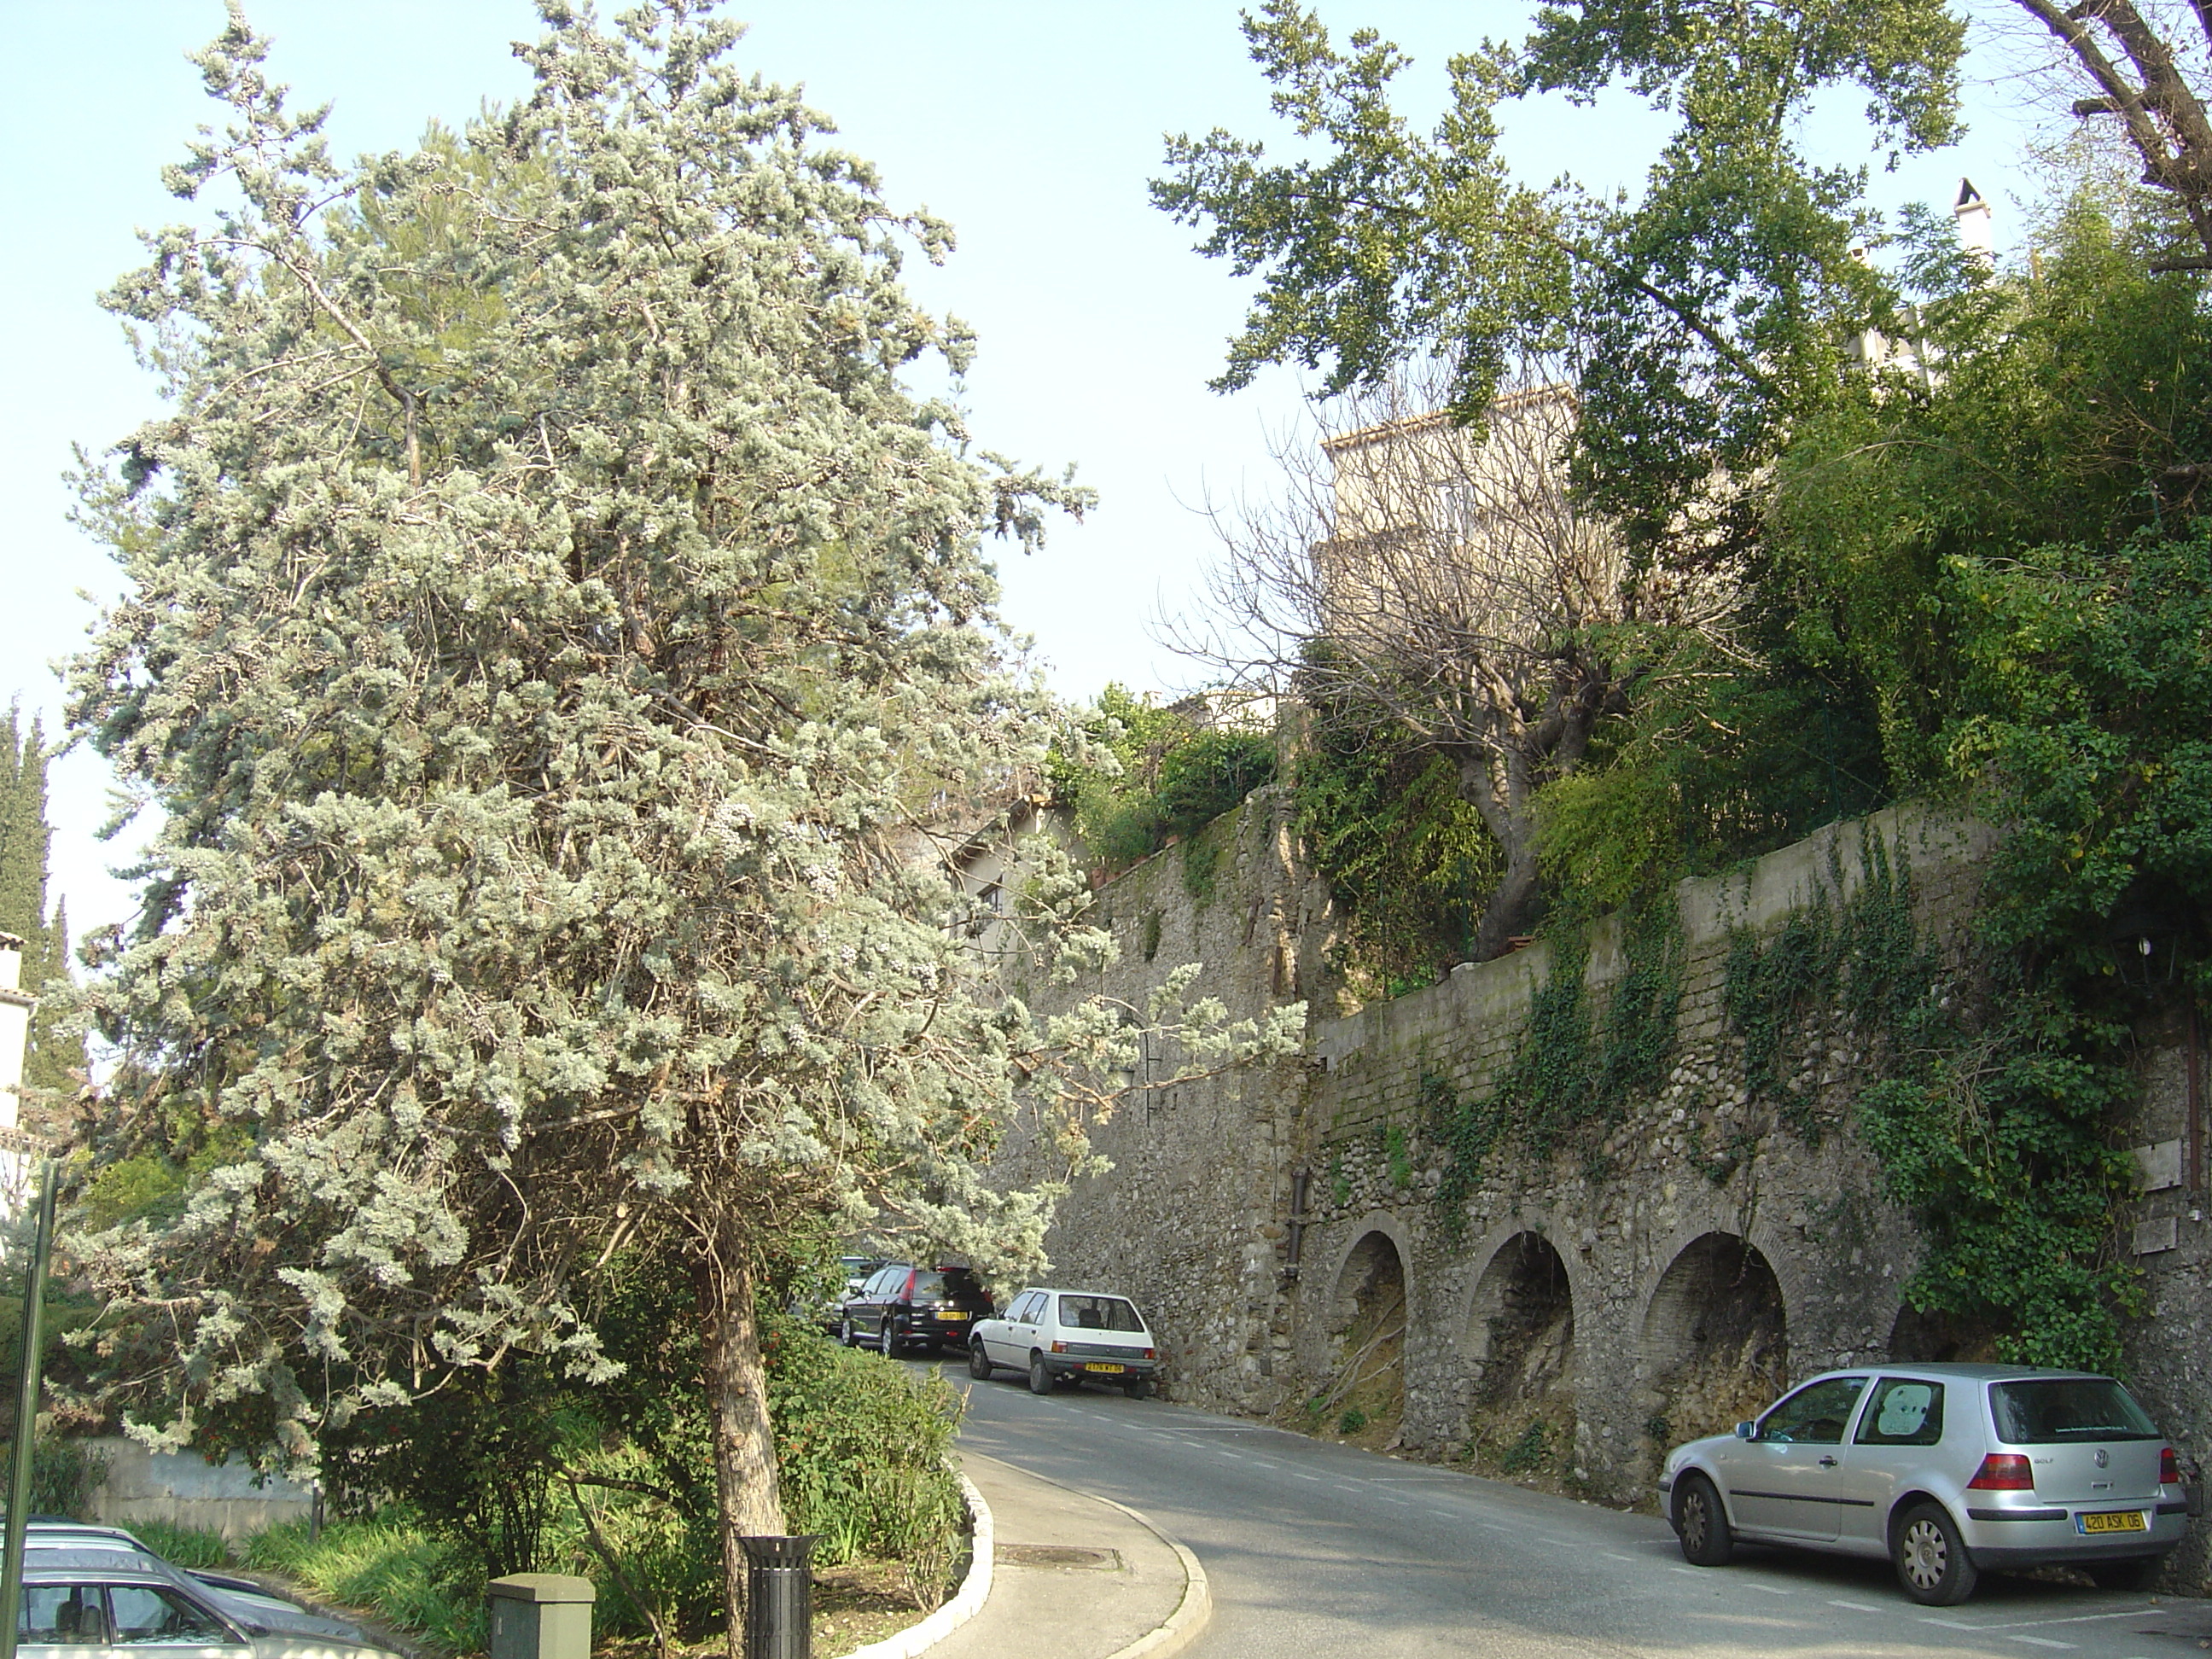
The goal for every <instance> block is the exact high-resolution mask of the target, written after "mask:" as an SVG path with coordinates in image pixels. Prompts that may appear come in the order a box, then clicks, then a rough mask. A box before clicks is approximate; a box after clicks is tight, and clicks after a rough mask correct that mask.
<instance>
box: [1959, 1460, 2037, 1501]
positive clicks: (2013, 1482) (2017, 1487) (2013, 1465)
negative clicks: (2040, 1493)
mask: <svg viewBox="0 0 2212 1659" xmlns="http://www.w3.org/2000/svg"><path fill="white" fill-rule="evenodd" d="M1966 1485H1967V1486H1970V1487H1972V1488H1974V1489H1975V1490H1977V1491H1979V1492H2033V1491H2034V1490H2035V1472H2034V1470H2033V1469H2031V1468H2028V1466H2027V1458H2026V1457H2024V1456H2023V1455H2021V1454H2020V1453H2019V1452H1991V1453H1990V1455H1988V1456H1987V1457H1984V1459H1983V1460H1982V1467H1981V1468H1978V1469H1977V1470H1975V1471H1974V1478H1973V1479H1972V1480H1969V1481H1968V1482H1966Z"/></svg>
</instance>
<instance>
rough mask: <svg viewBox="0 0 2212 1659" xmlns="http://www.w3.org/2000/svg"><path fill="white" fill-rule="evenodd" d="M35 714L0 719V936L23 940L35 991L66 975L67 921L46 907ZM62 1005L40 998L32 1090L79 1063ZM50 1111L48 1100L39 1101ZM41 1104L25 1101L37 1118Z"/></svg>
mask: <svg viewBox="0 0 2212 1659" xmlns="http://www.w3.org/2000/svg"><path fill="white" fill-rule="evenodd" d="M52 752H53V751H52V750H51V749H49V748H48V747H47V746H46V732H45V730H44V729H43V728H42V727H41V726H40V723H39V720H38V718H37V716H35V715H33V717H32V720H31V725H30V729H29V730H28V731H27V732H26V731H25V730H24V729H23V725H22V716H21V710H20V709H19V708H17V707H16V706H15V704H12V703H11V704H9V708H8V713H7V717H6V719H5V720H0V933H14V934H16V935H17V936H19V937H20V938H21V939H22V941H23V987H24V988H25V989H26V990H27V991H30V992H32V993H33V994H40V990H41V987H44V986H45V985H46V983H47V982H48V981H51V980H54V979H58V978H64V977H66V976H67V975H68V973H69V919H68V915H67V912H66V911H65V910H64V908H63V906H62V904H61V903H60V902H59V901H57V902H56V903H55V905H54V908H53V912H52V915H51V916H49V915H48V914H47V910H46V857H47V852H48V849H49V848H50V847H51V846H52V842H53V834H54V832H53V829H52V825H50V824H49V823H47V822H46V762H47V760H48V758H49V757H51V755H52ZM61 1018H62V1009H61V1006H60V1004H59V1002H58V1000H56V999H54V998H52V997H42V998H41V1001H40V1009H39V1012H38V1014H37V1016H36V1017H35V1018H33V1020H32V1023H31V1040H30V1046H29V1048H28V1049H27V1051H26V1053H25V1054H24V1056H23V1080H24V1082H25V1083H26V1084H27V1085H30V1086H31V1087H32V1088H33V1089H40V1090H52V1091H67V1090H70V1089H72V1088H74V1087H75V1086H76V1079H74V1078H72V1077H71V1075H70V1073H71V1071H72V1070H73V1069H74V1068H76V1067H77V1066H82V1064H83V1063H84V1048H83V1045H82V1042H73V1041H71V1040H70V1039H69V1038H67V1037H65V1036H63V1035H62V1033H61V1031H60V1030H59V1025H60V1022H61ZM40 1104H41V1103H40V1100H39V1099H38V1097H35V1096H33V1097H31V1098H30V1099H29V1100H28V1101H27V1114H28V1115H30V1116H31V1117H33V1118H34V1119H35V1118H36V1117H37V1116H38V1115H39V1112H40ZM46 1105H47V1106H48V1107H49V1109H51V1105H52V1103H51V1102H50V1101H49V1102H47V1103H46Z"/></svg>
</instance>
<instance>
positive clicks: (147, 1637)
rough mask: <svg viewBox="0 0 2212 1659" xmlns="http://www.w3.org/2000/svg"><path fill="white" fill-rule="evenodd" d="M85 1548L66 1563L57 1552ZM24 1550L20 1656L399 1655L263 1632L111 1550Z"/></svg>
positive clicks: (366, 1658)
mask: <svg viewBox="0 0 2212 1659" xmlns="http://www.w3.org/2000/svg"><path fill="white" fill-rule="evenodd" d="M65 1554H81V1555H82V1556H83V1557H84V1558H86V1559H79V1560H76V1561H74V1562H68V1563H64V1561H62V1560H59V1559H56V1558H58V1557H61V1556H63V1555H65ZM38 1555H39V1557H40V1558H43V1559H33V1556H31V1555H30V1554H28V1553H27V1554H26V1557H25V1565H24V1569H23V1593H22V1601H21V1609H20V1611H19V1612H18V1613H17V1615H16V1625H15V1629H16V1652H17V1653H18V1655H20V1656H21V1659H149V1654H148V1650H149V1649H155V1650H161V1649H168V1650H175V1651H179V1652H182V1651H185V1650H189V1652H190V1653H191V1659H395V1656H393V1655H392V1654H390V1653H389V1652H387V1651H386V1650H384V1649H381V1648H377V1647H372V1646H369V1645H368V1644H365V1643H356V1642H343V1641H339V1640H337V1639H335V1638H330V1637H322V1636H313V1635H307V1634H302V1633H300V1632H278V1631H265V1630H264V1631H261V1632H258V1633H257V1632H256V1631H255V1629H254V1628H253V1627H252V1626H251V1625H250V1624H248V1623H247V1622H246V1621H245V1620H240V1619H238V1618H236V1617H234V1616H233V1615H232V1614H231V1613H228V1611H226V1610H225V1609H224V1608H223V1607H221V1606H219V1605H218V1604H217V1603H216V1601H215V1599H214V1598H213V1597H212V1596H211V1595H202V1594H197V1593H196V1592H194V1591H193V1590H191V1589H188V1588H187V1587H185V1585H183V1584H179V1583H175V1582H174V1581H173V1580H172V1579H171V1578H169V1577H167V1576H166V1575H164V1574H161V1573H159V1572H154V1571H145V1570H143V1569H133V1568H131V1567H128V1566H125V1565H121V1564H120V1563H119V1562H118V1561H117V1560H116V1559H114V1557H113V1555H112V1553H109V1554H108V1555H106V1557H105V1558H103V1557H102V1556H101V1554H100V1553H99V1552H81V1553H79V1552H64V1551H41V1552H39V1553H38Z"/></svg>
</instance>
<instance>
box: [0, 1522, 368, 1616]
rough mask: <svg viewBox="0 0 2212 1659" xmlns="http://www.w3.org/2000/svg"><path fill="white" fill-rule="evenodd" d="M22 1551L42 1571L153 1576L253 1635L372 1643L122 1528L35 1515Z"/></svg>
mask: <svg viewBox="0 0 2212 1659" xmlns="http://www.w3.org/2000/svg"><path fill="white" fill-rule="evenodd" d="M23 1550H24V1558H23V1559H24V1560H25V1562H26V1563H27V1565H32V1566H38V1567H40V1568H42V1569H44V1568H48V1567H51V1568H53V1569H55V1570H57V1571H60V1570H67V1569H71V1568H82V1567H86V1566H93V1567H99V1566H121V1567H125V1568H128V1569H130V1570H131V1571H139V1572H150V1573H154V1574H155V1575H156V1576H158V1577H162V1578H165V1579H167V1581H168V1582H169V1583H173V1584H176V1585H178V1586H179V1587H181V1588H182V1589H185V1590H187V1591H190V1592H191V1593H192V1594H194V1595H204V1596H205V1597H206V1598H207V1599H208V1600H209V1601H212V1602H214V1603H215V1605H216V1608H217V1609H218V1610H219V1611H221V1612H222V1613H225V1614H227V1615H228V1617H229V1618H231V1619H232V1620H234V1621H236V1622H237V1623H238V1624H240V1626H243V1627H245V1629H246V1632H247V1633H248V1634H250V1635H254V1636H266V1635H274V1634H287V1635H293V1636H307V1637H315V1638H321V1639H324V1640H326V1641H332V1642H337V1643H339V1644H345V1645H352V1646H359V1645H362V1644H364V1643H366V1642H367V1640H368V1638H366V1637H365V1636H363V1635H362V1631H361V1628H360V1626H357V1625H353V1624H349V1623H348V1622H347V1621H345V1620H343V1619H333V1618H331V1617H330V1616H329V1615H328V1614H326V1613H313V1612H311V1611H309V1610H308V1609H307V1608H306V1607H301V1605H300V1604H299V1603H298V1602H296V1601H292V1600H290V1599H289V1597H286V1596H282V1595H276V1593H275V1592H274V1591H272V1590H270V1589H268V1588H267V1587H266V1586H264V1585H262V1584H258V1583H255V1582H254V1581H253V1580H252V1579H251V1578H244V1577H240V1576H238V1575H237V1574H235V1573H227V1572H221V1571H216V1570H214V1569H211V1568H185V1567H180V1566H179V1565H176V1564H175V1563H174V1562H173V1561H171V1560H169V1559H167V1557H166V1556H162V1555H160V1554H158V1553H155V1551H154V1550H153V1549H151V1548H149V1547H148V1546H147V1544H146V1543H145V1542H144V1541H143V1540H142V1539H140V1538H139V1537H138V1535H137V1534H135V1533H132V1532H128V1531H125V1529H124V1528H121V1527H107V1526H101V1525H99V1524H97V1523H96V1522H83V1521H69V1520H64V1519H60V1518H58V1517H41V1516H32V1517H31V1518H30V1520H29V1521H28V1522H27V1523H26V1524H25V1526H24V1528H23Z"/></svg>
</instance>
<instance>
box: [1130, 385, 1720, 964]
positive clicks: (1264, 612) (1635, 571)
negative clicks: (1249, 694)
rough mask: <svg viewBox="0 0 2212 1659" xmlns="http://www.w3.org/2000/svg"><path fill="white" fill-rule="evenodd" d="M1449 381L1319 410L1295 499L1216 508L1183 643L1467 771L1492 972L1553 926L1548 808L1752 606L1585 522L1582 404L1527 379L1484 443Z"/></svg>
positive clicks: (1484, 948)
mask: <svg viewBox="0 0 2212 1659" xmlns="http://www.w3.org/2000/svg"><path fill="white" fill-rule="evenodd" d="M1449 378H1450V377H1449V365H1448V364H1444V363H1441V362H1437V363H1432V364H1431V365H1429V366H1428V367H1427V368H1416V369H1414V370H1411V371H1408V372H1407V374H1404V375H1403V376H1401V377H1400V378H1398V379H1396V380H1393V381H1392V382H1391V383H1390V384H1389V385H1388V386H1383V387H1381V388H1379V389H1377V390H1376V391H1375V392H1370V393H1362V394H1358V395H1355V396H1352V397H1347V398H1339V399H1334V400H1332V401H1330V402H1328V403H1317V404H1316V406H1315V416H1316V422H1317V425H1318V428H1319V432H1318V441H1315V438H1314V436H1313V435H1307V436H1305V437H1304V439H1293V440H1288V441H1279V442H1278V443H1277V444H1276V446H1275V455H1276V459H1278V460H1279V462H1280V463H1281V464H1282V465H1283V468H1284V475H1285V479H1286V481H1287V489H1285V492H1284V493H1283V495H1282V496H1281V497H1280V499H1279V500H1278V501H1273V502H1271V503H1268V504H1267V505H1264V506H1261V507H1253V506H1251V505H1249V504H1245V505H1243V506H1241V507H1237V508H1235V509H1221V508H1212V509H1210V512H1211V516H1212V519H1213V521H1214V524H1215V526H1216V528H1217V529H1218V531H1219V532H1220V534H1221V536H1222V539H1223V543H1224V546H1225V557H1223V558H1222V559H1221V560H1220V561H1219V562H1218V564H1217V565H1216V567H1215V568H1214V569H1213V571H1212V573H1211V574H1210V576H1209V578H1208V582H1207V590H1208V598H1209V599H1210V601H1211V604H1210V605H1209V606H1208V613H1207V614H1206V615H1205V616H1203V617H1187V618H1184V619H1182V620H1181V621H1179V622H1177V623H1174V624H1171V625H1170V628H1169V629H1168V630H1167V633H1168V636H1169V639H1170V642H1171V643H1172V644H1173V645H1174V646H1175V647H1176V648H1177V649H1178V650H1180V651H1182V653H1185V654H1186V655H1188V656H1190V657H1193V658H1194V659H1198V660H1200V661H1203V662H1205V663H1206V664H1207V665H1208V666H1209V668H1210V669H1212V670H1213V671H1217V672H1224V673H1226V674H1227V675H1228V676H1229V677H1230V678H1231V680H1232V682H1234V683H1236V684H1240V685H1243V686H1247V687H1249V688H1250V689H1251V690H1254V691H1255V692H1256V691H1261V690H1266V691H1269V692H1291V693H1293V694H1295V695H1297V696H1301V697H1303V698H1304V700H1305V701H1306V702H1308V703H1310V704H1311V705H1312V706H1313V707H1314V708H1316V711H1317V712H1318V714H1320V716H1321V717H1322V719H1325V720H1328V721H1330V722H1332V723H1334V724H1335V725H1336V726H1338V727H1339V728H1340V729H1344V728H1349V729H1350V730H1351V731H1352V732H1369V733H1372V734H1373V735H1375V736H1376V737H1378V738H1383V737H1393V736H1395V738H1398V739H1400V740H1404V739H1407V738H1410V739H1412V740H1413V742H1414V743H1416V744H1420V745H1423V746H1425V747H1427V748H1430V749H1432V750H1434V751H1436V752H1437V753H1439V754H1442V755H1443V756H1445V757H1449V760H1450V761H1451V762H1452V763H1453V764H1454V766H1455V767H1456V769H1457V770H1458V775H1459V787H1460V792H1461V793H1462V796H1463V797H1464V798H1465V799H1467V800H1468V803H1469V804H1470V805H1473V806H1474V808H1475V810H1476V811H1478V812H1479V813H1480V814H1481V816H1482V818H1483V821H1484V823H1486V825H1487V826H1488V827H1489V829H1490V831H1491V833H1492V835H1494V836H1496V837H1497V839H1498V846H1499V848H1500V850H1501V851H1502V853H1503V854H1504V876H1503V878H1501V880H1500V882H1499V884H1498V887H1497V889H1496V890H1494V891H1493V892H1492V894H1491V896H1490V897H1489V899H1488V901H1487V902H1486V905H1485V908H1484V910H1483V914H1482V919H1481V921H1480V925H1479V926H1478V927H1477V930H1476V933H1475V939H1474V954H1475V956H1476V957H1477V958H1478V959H1482V958H1486V957H1492V956H1497V955H1499V954H1501V953H1502V952H1504V951H1505V950H1507V949H1508V948H1510V942H1511V939H1512V938H1513V936H1514V935H1515V934H1516V933H1518V932H1519V931H1521V930H1522V928H1523V927H1525V926H1526V925H1527V924H1528V921H1530V920H1532V919H1533V917H1534V915H1535V914H1536V912H1537V909H1538V906H1539V902H1540V900H1541V893H1542V884H1541V871H1540V869H1539V865H1538V859H1537V847H1536V817H1535V797H1536V793H1537V791H1538V790H1539V789H1540V788H1541V787H1542V786H1543V785H1544V784H1546V783H1547V782H1549V781H1552V780H1553V779H1554V778H1558V777H1562V776H1565V775H1566V774H1568V773H1571V772H1572V771H1573V770H1574V769H1576V767H1577V766H1578V765H1579V764H1580V763H1581V762H1582V760H1583V756H1584V753H1585V751H1586V750H1588V748H1589V742H1590V738H1591V736H1592V734H1593V732H1595V731H1596V729H1597V727H1598V725H1599V722H1600V721H1601V720H1604V719H1605V718H1606V717H1607V715H1609V714H1620V713H1624V712H1626V709H1627V708H1628V706H1629V700H1630V697H1631V696H1632V694H1633V693H1634V692H1635V691H1636V690H1637V689H1638V687H1639V685H1642V684H1646V683H1648V682H1649V681H1650V678H1651V677H1653V676H1654V675H1657V674H1664V673H1667V672H1668V671H1670V668H1669V665H1670V663H1671V662H1673V661H1674V660H1675V659H1677V658H1678V657H1679V656H1680V650H1679V647H1680V645H1681V644H1682V643H1683V642H1685V641H1687V640H1689V639H1691V638H1693V637H1694V638H1698V639H1701V640H1703V641H1705V642H1707V643H1708V644H1718V645H1720V646H1722V647H1723V653H1724V654H1725V647H1726V637H1727V628H1728V618H1729V614H1730V612H1731V611H1732V610H1733V608H1734V588H1733V586H1731V585H1730V584H1729V583H1728V582H1727V581H1725V580H1722V579H1720V578H1717V577H1713V576H1698V577H1691V576H1686V575H1683V574H1679V573H1670V572H1663V571H1660V570H1656V569H1646V568H1642V567H1640V566H1636V565H1632V562H1631V561H1630V560H1629V558H1628V556H1627V555H1626V551H1625V550H1624V549H1623V547H1622V545H1621V544H1620V541H1619V540H1618V538H1615V537H1614V536H1613V535H1612V534H1611V533H1610V532H1608V531H1607V528H1606V526H1603V525H1602V524H1601V523H1599V522H1596V521H1595V520H1592V519H1591V518H1589V516H1587V515H1586V514H1584V513H1582V512H1581V511H1579V510H1578V509H1577V506H1576V504H1575V502H1574V501H1572V500H1571V497H1570V495H1569V493H1568V484H1567V473H1566V458H1567V452H1568V447H1569V445H1570V443H1571V440H1572V437H1573V433H1574V425H1575V418H1576V401H1575V398H1574V395H1573V393H1572V392H1571V391H1570V390H1569V389H1568V388H1567V387H1566V386H1564V385H1561V384H1556V383H1552V384H1547V383H1545V382H1543V381H1542V380H1540V379H1537V378H1536V377H1533V376H1532V377H1528V378H1527V379H1525V380H1524V381H1523V383H1522V386H1521V387H1520V389H1518V390H1516V391H1514V392H1510V393H1509V394H1508V395H1506V396H1504V397H1502V398H1499V399H1498V402H1497V404H1495V405H1494V406H1493V407H1492V410H1491V414H1490V419H1489V422H1488V423H1487V428H1486V430H1485V431H1483V432H1480V433H1477V432H1474V431H1471V430H1468V429H1465V428H1459V427H1456V426H1455V425H1453V424H1452V423H1451V422H1450V421H1449V419H1448V418H1447V417H1446V416H1443V415H1441V414H1439V413H1437V412H1436V411H1437V410H1440V409H1442V408H1443V406H1444V392H1445V388H1446V386H1447V385H1448V383H1449ZM1707 656H1708V659H1710V656H1711V653H1707Z"/></svg>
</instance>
